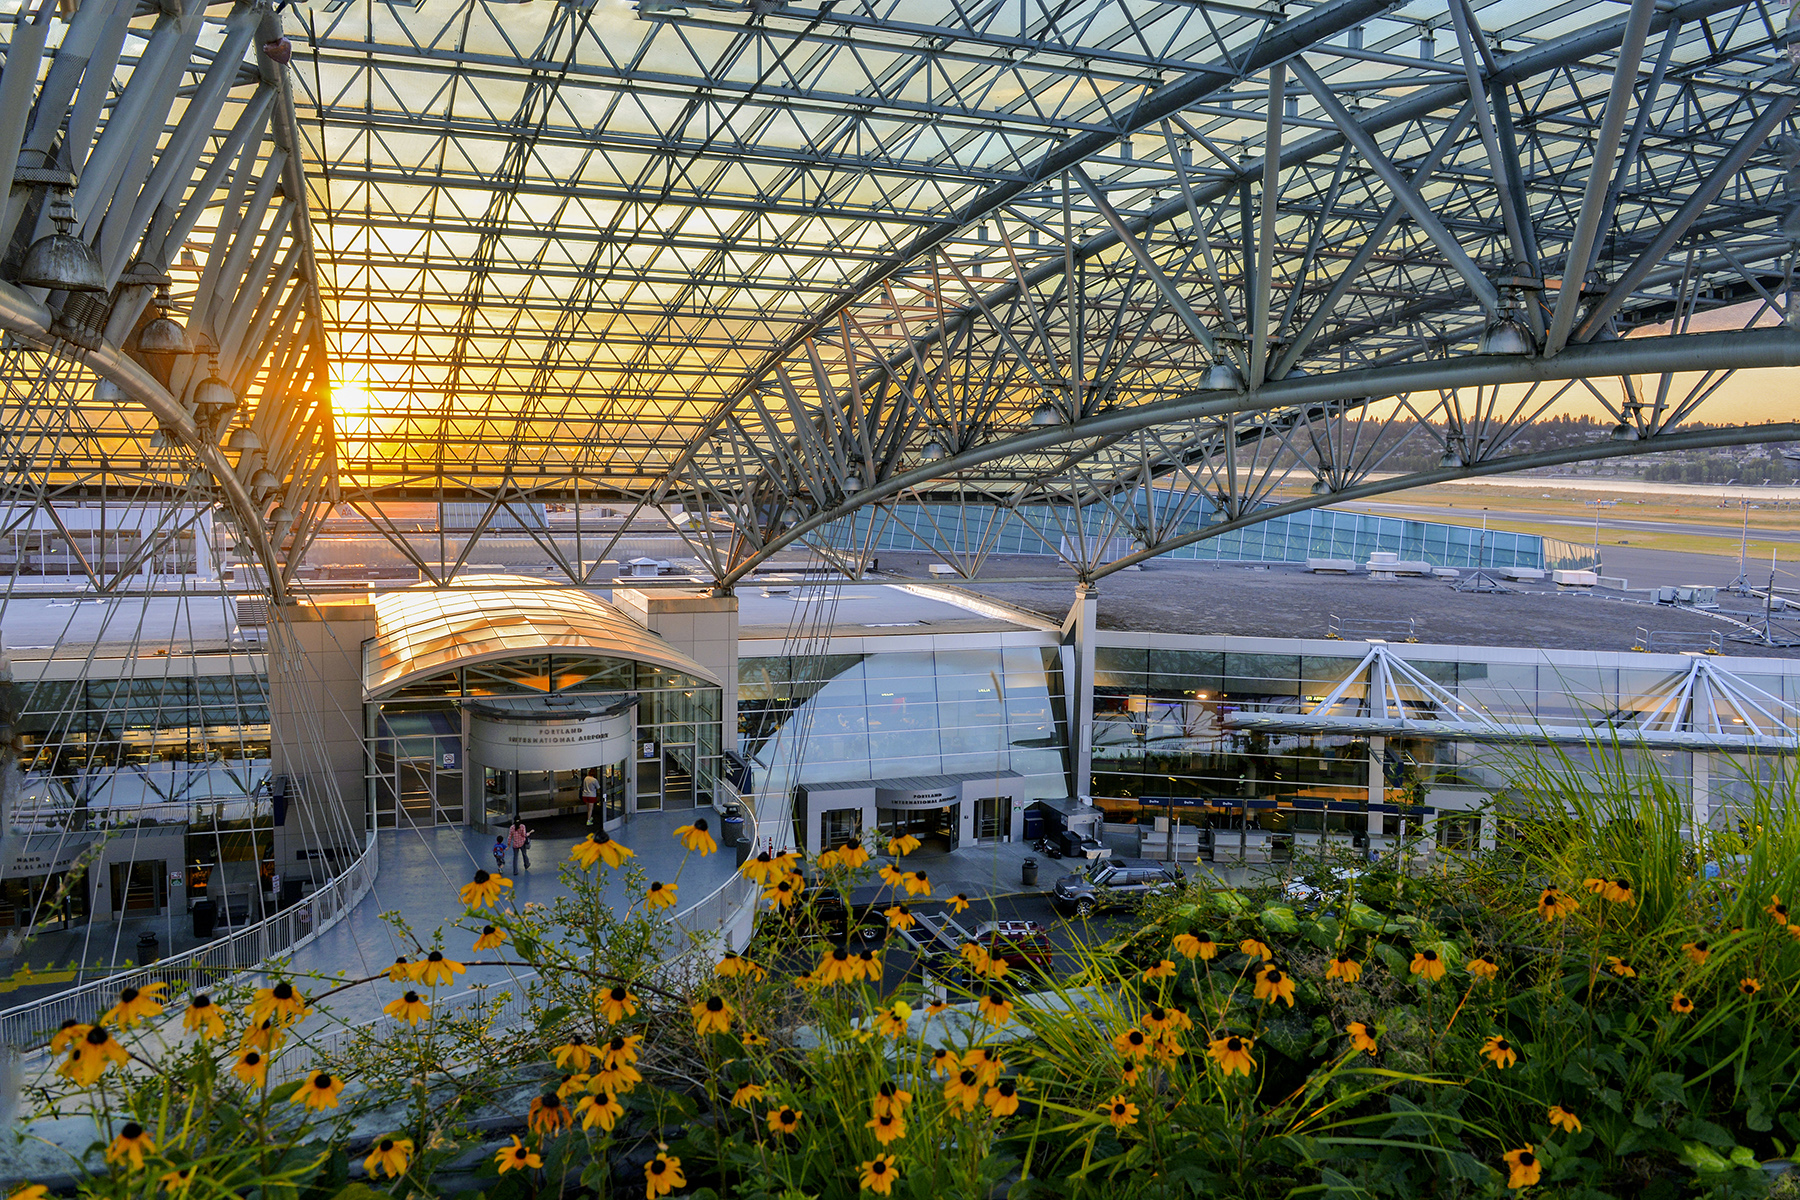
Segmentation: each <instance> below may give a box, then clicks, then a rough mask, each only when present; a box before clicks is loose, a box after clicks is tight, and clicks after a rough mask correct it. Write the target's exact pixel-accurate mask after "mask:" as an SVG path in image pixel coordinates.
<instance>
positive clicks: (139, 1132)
mask: <svg viewBox="0 0 1800 1200" xmlns="http://www.w3.org/2000/svg"><path fill="white" fill-rule="evenodd" d="M119 1136H120V1137H122V1138H124V1139H125V1140H126V1141H128V1142H135V1141H137V1140H138V1139H139V1138H141V1137H143V1136H144V1127H143V1126H142V1125H139V1124H138V1123H137V1122H136V1121H131V1122H128V1123H127V1124H126V1126H125V1128H123V1129H121V1130H119Z"/></svg>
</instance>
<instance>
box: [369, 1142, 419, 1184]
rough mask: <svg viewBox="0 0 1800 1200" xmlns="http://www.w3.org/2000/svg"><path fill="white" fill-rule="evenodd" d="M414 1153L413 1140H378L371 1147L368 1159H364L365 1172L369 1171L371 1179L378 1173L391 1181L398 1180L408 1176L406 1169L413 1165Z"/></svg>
mask: <svg viewBox="0 0 1800 1200" xmlns="http://www.w3.org/2000/svg"><path fill="white" fill-rule="evenodd" d="M412 1153H413V1144H412V1139H411V1138H402V1137H384V1138H377V1139H376V1140H375V1141H374V1142H373V1143H372V1144H371V1145H370V1146H369V1154H368V1157H367V1158H365V1159H363V1170H364V1171H367V1172H368V1173H369V1176H370V1177H371V1178H373V1177H374V1176H375V1175H376V1174H377V1173H381V1174H385V1175H386V1176H387V1177H388V1178H389V1179H398V1178H400V1176H402V1175H404V1174H406V1168H407V1167H408V1166H409V1165H411V1163H412Z"/></svg>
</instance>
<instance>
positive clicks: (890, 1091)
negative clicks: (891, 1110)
mask: <svg viewBox="0 0 1800 1200" xmlns="http://www.w3.org/2000/svg"><path fill="white" fill-rule="evenodd" d="M877 1090H878V1091H880V1093H881V1095H882V1097H883V1098H884V1099H888V1100H892V1099H893V1098H894V1092H895V1091H896V1090H897V1089H896V1088H895V1087H894V1085H893V1084H892V1083H884V1084H882V1085H881V1087H880V1088H878V1089H877Z"/></svg>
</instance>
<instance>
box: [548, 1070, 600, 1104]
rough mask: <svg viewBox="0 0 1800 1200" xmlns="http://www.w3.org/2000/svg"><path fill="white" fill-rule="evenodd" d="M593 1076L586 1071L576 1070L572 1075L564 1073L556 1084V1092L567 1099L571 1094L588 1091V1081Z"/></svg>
mask: <svg viewBox="0 0 1800 1200" xmlns="http://www.w3.org/2000/svg"><path fill="white" fill-rule="evenodd" d="M592 1078H593V1076H591V1075H589V1074H587V1073H586V1072H584V1071H576V1072H575V1073H574V1074H572V1075H564V1076H563V1077H562V1080H561V1081H560V1082H559V1083H557V1085H556V1094H557V1095H558V1096H560V1097H562V1098H563V1099H564V1100H567V1099H568V1098H569V1097H570V1096H573V1095H576V1094H577V1093H580V1092H585V1091H587V1086H588V1081H589V1080H591V1079H592Z"/></svg>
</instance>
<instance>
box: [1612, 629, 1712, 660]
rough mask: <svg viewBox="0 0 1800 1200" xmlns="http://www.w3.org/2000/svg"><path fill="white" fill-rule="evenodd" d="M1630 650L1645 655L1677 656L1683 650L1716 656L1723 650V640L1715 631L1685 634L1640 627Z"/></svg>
mask: <svg viewBox="0 0 1800 1200" xmlns="http://www.w3.org/2000/svg"><path fill="white" fill-rule="evenodd" d="M1631 648H1632V649H1633V650H1637V651H1639V652H1641V653H1645V654H1679V653H1680V652H1682V651H1683V650H1698V651H1700V652H1701V653H1703V654H1718V653H1720V652H1721V651H1723V650H1724V649H1725V638H1724V637H1723V635H1721V634H1720V633H1719V631H1718V630H1716V629H1715V630H1714V631H1713V632H1711V633H1685V632H1676V631H1673V630H1668V629H1645V628H1644V627H1643V626H1642V625H1640V626H1638V631H1637V641H1636V642H1635V643H1633V644H1632V647H1631Z"/></svg>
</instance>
